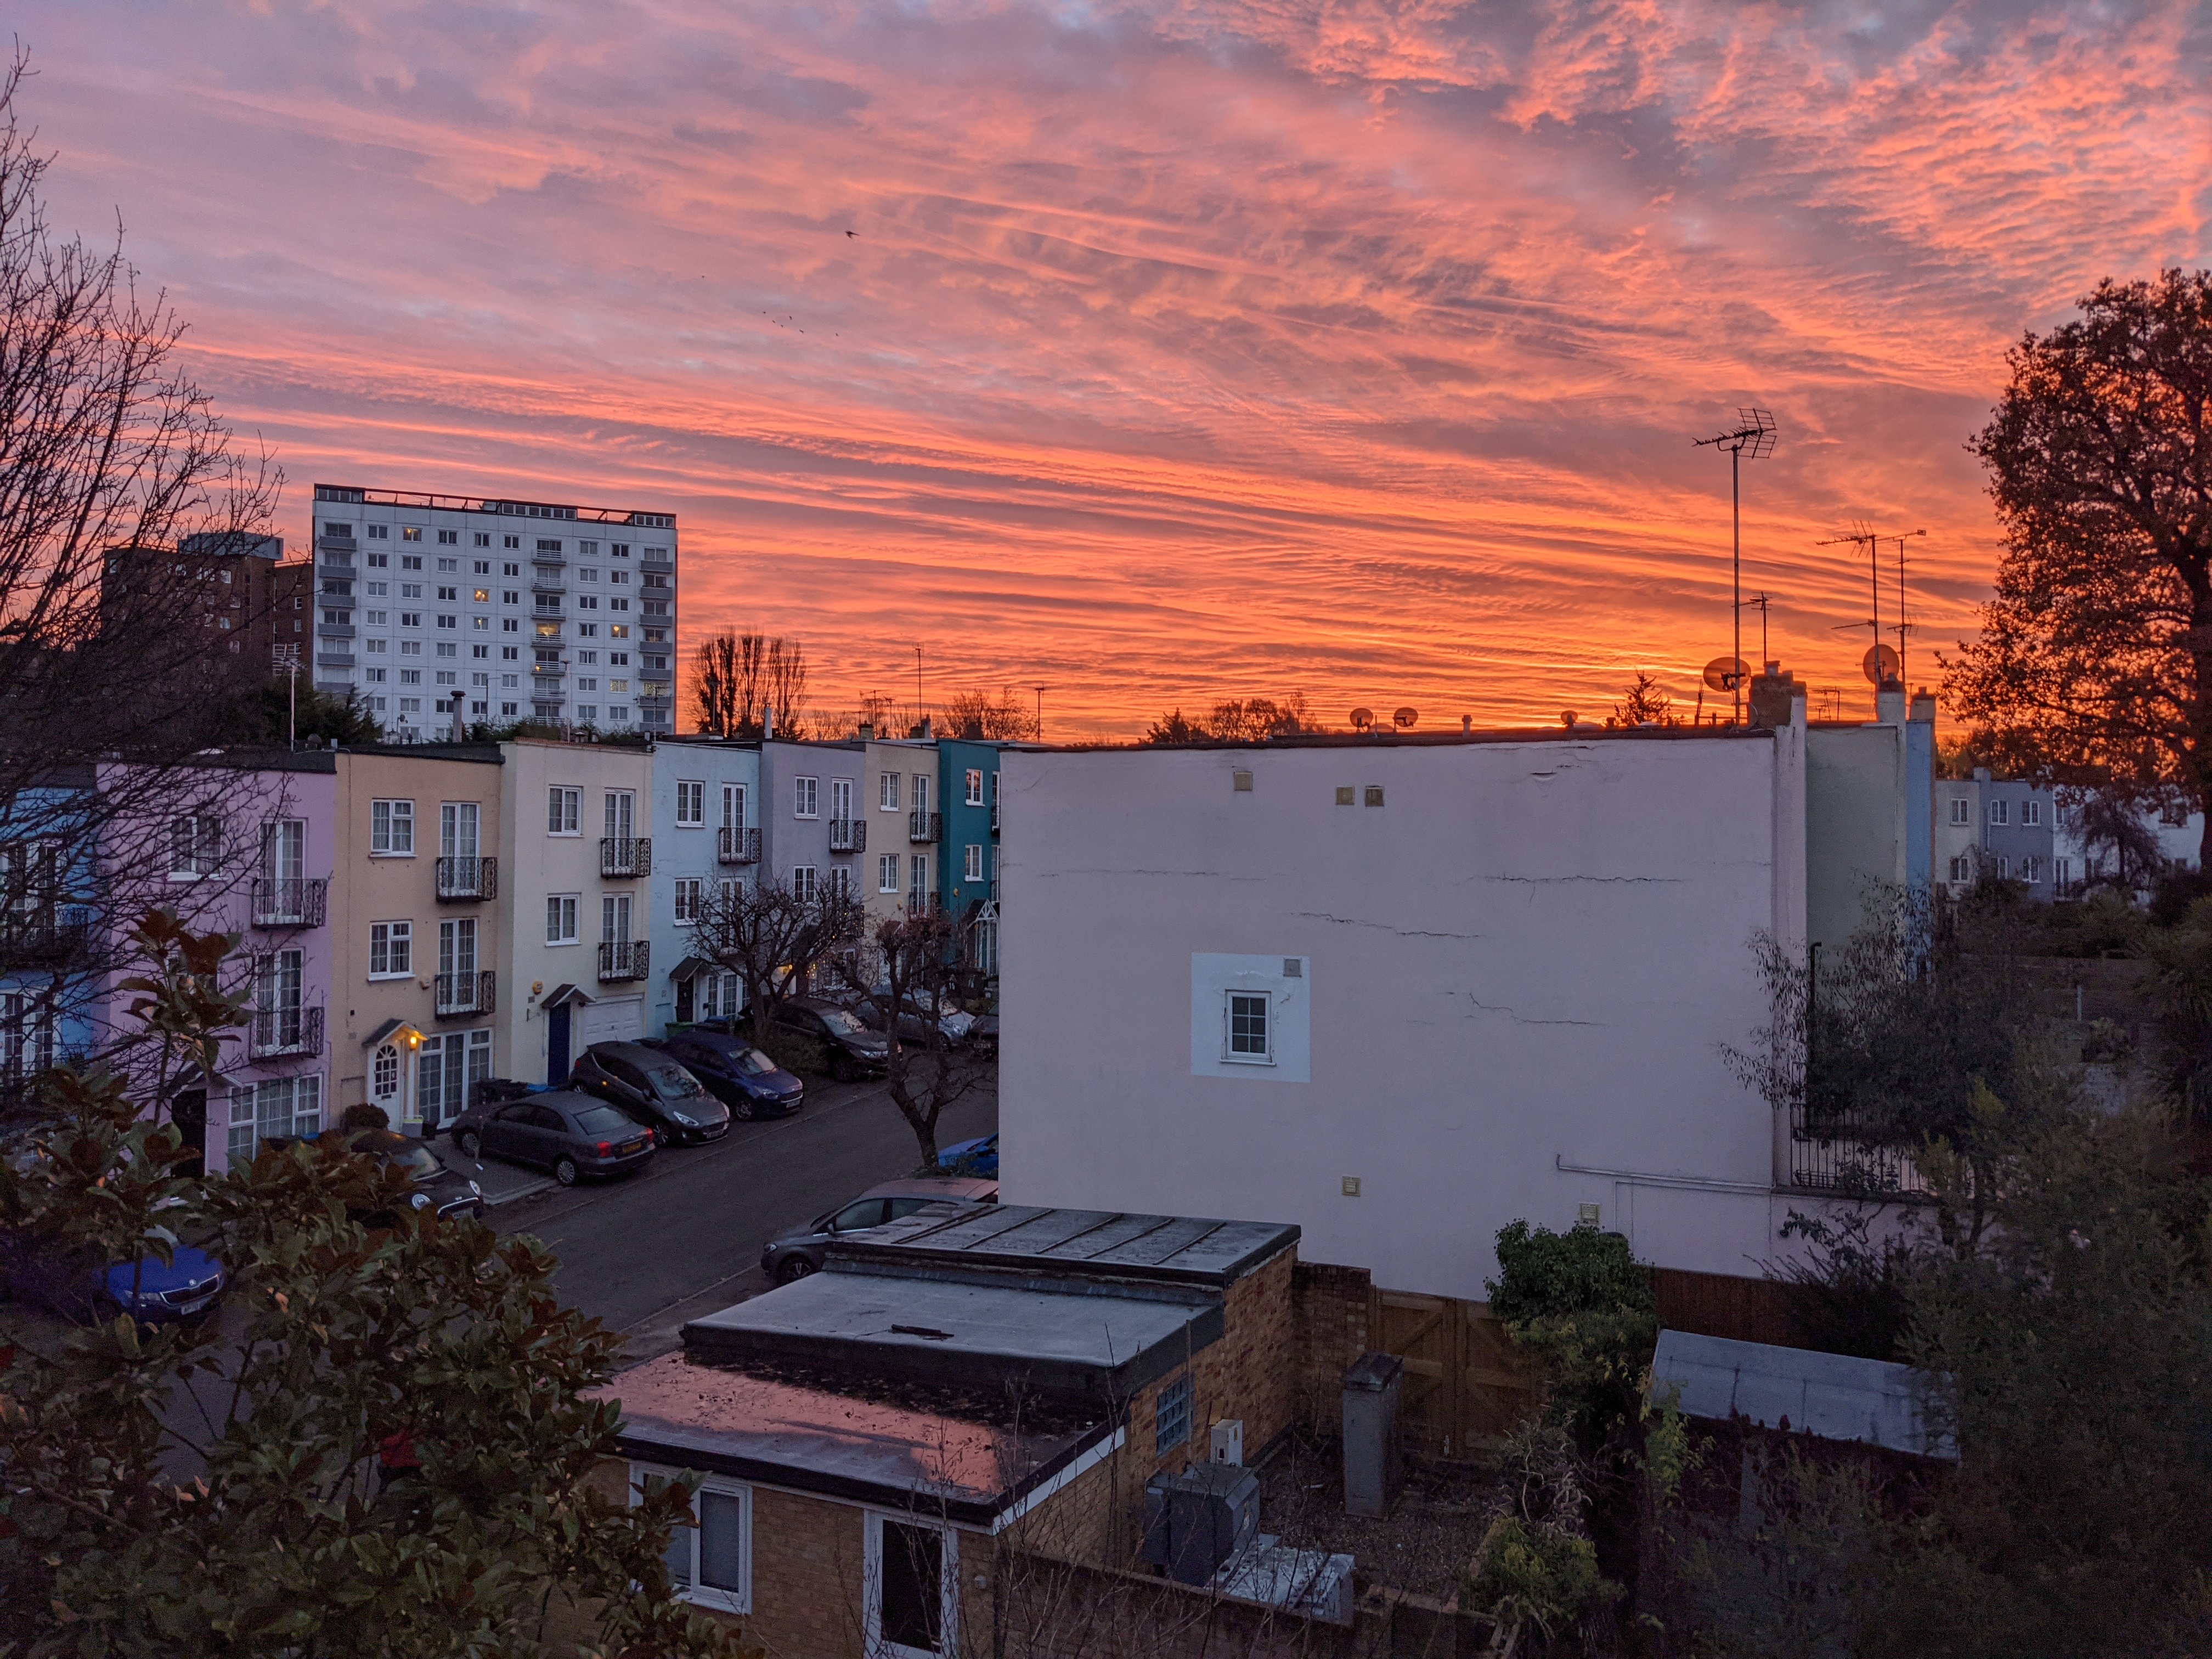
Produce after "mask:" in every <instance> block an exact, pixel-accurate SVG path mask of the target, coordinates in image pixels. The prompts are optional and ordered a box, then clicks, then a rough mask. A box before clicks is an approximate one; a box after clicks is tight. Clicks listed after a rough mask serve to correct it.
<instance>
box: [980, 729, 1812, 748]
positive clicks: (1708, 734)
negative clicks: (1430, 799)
mask: <svg viewBox="0 0 2212 1659" xmlns="http://www.w3.org/2000/svg"><path fill="white" fill-rule="evenodd" d="M1773 738H1774V730H1773V728H1772V727H1771V726H1598V725H1595V724H1590V723H1587V722H1584V723H1578V724H1577V725H1576V726H1573V727H1572V728H1571V729H1570V728H1568V727H1566V726H1493V727H1490V728H1488V729H1485V728H1483V727H1480V726H1478V727H1476V728H1475V729H1474V730H1473V731H1471V732H1452V731H1443V732H1400V731H1395V730H1392V731H1389V732H1302V733H1300V734H1299V735H1297V736H1296V737H1285V738H1206V740H1205V741H1204V742H1201V743H1047V744H1036V743H1023V744H1013V743H1009V744H1001V745H1000V747H1001V748H1005V749H1018V750H1024V751H1025V752H1027V753H1030V754H1038V755H1194V754H1206V753H1210V752H1212V751H1214V750H1251V751H1254V752H1257V753H1261V754H1265V753H1267V752H1268V751H1270V750H1274V751H1280V750H1289V749H1449V748H1457V747H1461V746H1463V745H1474V744H1497V743H1711V742H1715V741H1722V742H1728V741H1735V740H1749V741H1756V742H1759V743H1771V741H1773Z"/></svg>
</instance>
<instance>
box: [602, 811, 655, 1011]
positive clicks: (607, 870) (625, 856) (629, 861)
mask: <svg viewBox="0 0 2212 1659" xmlns="http://www.w3.org/2000/svg"><path fill="white" fill-rule="evenodd" d="M599 873H600V874H601V875H602V876H606V877H610V878H614V877H622V876H649V875H651V874H652V873H653V839H652V837H651V836H638V837H637V838H636V839H635V840H631V839H629V837H627V836H606V837H605V838H604V839H603V840H601V842H599ZM600 977H601V978H603V979H604V978H605V975H600Z"/></svg>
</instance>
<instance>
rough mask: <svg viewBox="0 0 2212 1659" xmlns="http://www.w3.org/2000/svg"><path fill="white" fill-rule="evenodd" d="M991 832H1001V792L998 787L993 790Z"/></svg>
mask: <svg viewBox="0 0 2212 1659" xmlns="http://www.w3.org/2000/svg"><path fill="white" fill-rule="evenodd" d="M991 833H992V834H993V835H994V836H995V835H997V834H998V833H999V792H998V791H997V790H996V789H994V790H993V791H992V792H991Z"/></svg>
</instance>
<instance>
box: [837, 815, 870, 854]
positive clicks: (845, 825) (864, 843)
mask: <svg viewBox="0 0 2212 1659" xmlns="http://www.w3.org/2000/svg"><path fill="white" fill-rule="evenodd" d="M829 850H830V851H831V852H833V853H865V852H866V851H867V850H868V824H867V820H866V819H865V818H832V819H830V820H829Z"/></svg>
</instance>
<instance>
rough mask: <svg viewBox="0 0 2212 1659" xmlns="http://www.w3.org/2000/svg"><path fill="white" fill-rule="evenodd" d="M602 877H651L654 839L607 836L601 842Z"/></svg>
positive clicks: (600, 861) (600, 870)
mask: <svg viewBox="0 0 2212 1659" xmlns="http://www.w3.org/2000/svg"><path fill="white" fill-rule="evenodd" d="M599 873H600V874H601V875H602V876H649V875H651V874H652V873H653V838H652V837H651V836H638V837H636V838H635V840H632V839H630V838H629V837H627V836H604V837H602V838H601V840H600V842H599Z"/></svg>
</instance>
